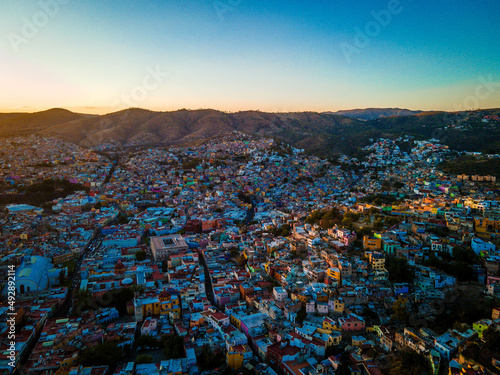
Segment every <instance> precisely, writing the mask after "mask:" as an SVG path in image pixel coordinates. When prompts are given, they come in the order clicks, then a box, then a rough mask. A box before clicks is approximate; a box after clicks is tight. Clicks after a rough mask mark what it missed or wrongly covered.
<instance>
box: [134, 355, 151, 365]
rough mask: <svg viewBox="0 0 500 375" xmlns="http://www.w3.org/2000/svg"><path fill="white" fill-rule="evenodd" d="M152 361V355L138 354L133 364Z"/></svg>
mask: <svg viewBox="0 0 500 375" xmlns="http://www.w3.org/2000/svg"><path fill="white" fill-rule="evenodd" d="M151 362H153V356H152V355H148V354H139V355H138V356H137V358H136V359H135V364H136V365H140V364H142V363H151Z"/></svg>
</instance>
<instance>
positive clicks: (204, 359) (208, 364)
mask: <svg viewBox="0 0 500 375" xmlns="http://www.w3.org/2000/svg"><path fill="white" fill-rule="evenodd" d="M197 359H198V365H199V366H200V368H201V369H202V370H213V369H216V368H217V367H220V366H222V365H224V363H225V361H226V358H225V357H224V353H222V352H213V351H212V349H211V348H210V346H209V345H204V346H203V349H202V350H201V354H200V355H199V356H198V358H197Z"/></svg>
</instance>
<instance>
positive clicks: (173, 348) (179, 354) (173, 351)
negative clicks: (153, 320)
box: [161, 336, 185, 359]
mask: <svg viewBox="0 0 500 375" xmlns="http://www.w3.org/2000/svg"><path fill="white" fill-rule="evenodd" d="M161 341H162V345H163V348H164V349H163V354H165V357H166V359H176V358H183V357H184V356H185V354H184V340H183V338H182V337H180V336H164V337H163V338H162V340H161Z"/></svg>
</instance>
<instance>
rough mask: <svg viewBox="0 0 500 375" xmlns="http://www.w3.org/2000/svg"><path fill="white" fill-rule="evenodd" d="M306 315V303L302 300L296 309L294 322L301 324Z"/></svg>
mask: <svg viewBox="0 0 500 375" xmlns="http://www.w3.org/2000/svg"><path fill="white" fill-rule="evenodd" d="M306 317H307V311H306V304H305V303H304V302H302V305H301V306H300V310H299V311H297V317H296V318H295V322H296V323H297V324H302V323H303V322H304V319H305V318H306Z"/></svg>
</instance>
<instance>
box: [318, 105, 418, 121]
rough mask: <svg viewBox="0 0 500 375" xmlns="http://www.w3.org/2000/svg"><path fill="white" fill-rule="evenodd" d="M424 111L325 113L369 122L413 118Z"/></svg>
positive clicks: (390, 109) (360, 110)
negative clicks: (388, 118) (399, 117)
mask: <svg viewBox="0 0 500 375" xmlns="http://www.w3.org/2000/svg"><path fill="white" fill-rule="evenodd" d="M421 112H423V111H412V110H410V109H401V108H365V109H348V110H340V111H337V112H325V113H330V114H333V115H342V116H347V117H352V118H355V119H357V120H362V121H368V120H376V119H379V118H385V117H393V116H411V115H416V114H417V113H421Z"/></svg>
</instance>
